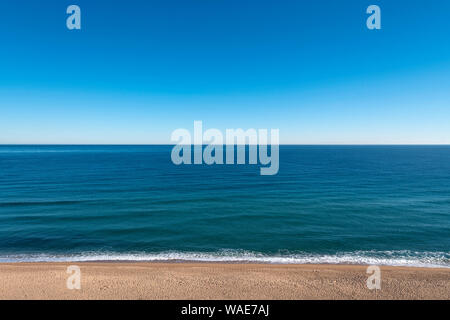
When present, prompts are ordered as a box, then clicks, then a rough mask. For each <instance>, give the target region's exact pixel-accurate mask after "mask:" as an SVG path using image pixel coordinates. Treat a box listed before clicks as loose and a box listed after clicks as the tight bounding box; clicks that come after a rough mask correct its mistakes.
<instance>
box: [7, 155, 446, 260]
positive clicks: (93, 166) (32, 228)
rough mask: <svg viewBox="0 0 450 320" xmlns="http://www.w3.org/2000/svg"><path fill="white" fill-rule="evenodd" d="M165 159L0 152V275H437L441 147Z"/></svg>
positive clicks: (442, 218)
mask: <svg viewBox="0 0 450 320" xmlns="http://www.w3.org/2000/svg"><path fill="white" fill-rule="evenodd" d="M171 148H172V147H171V146H0V261H3V262H4V261H91V260H114V261H115V260H146V261H147V260H148V261H154V260H172V261H182V260H198V261H229V262H235V261H254V262H271V263H355V264H367V263H370V264H386V265H414V266H430V267H431V266H442V267H450V147H448V146H281V147H280V171H279V174H278V175H275V176H261V175H260V174H259V166H257V165H228V166H227V165H213V166H208V165H190V166H189V165H181V166H176V165H174V164H172V162H171V159H170V152H171Z"/></svg>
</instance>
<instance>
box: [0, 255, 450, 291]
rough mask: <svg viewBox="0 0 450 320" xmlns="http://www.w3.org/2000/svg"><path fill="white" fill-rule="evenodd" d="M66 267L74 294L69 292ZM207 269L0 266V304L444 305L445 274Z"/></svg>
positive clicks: (330, 268)
mask: <svg viewBox="0 0 450 320" xmlns="http://www.w3.org/2000/svg"><path fill="white" fill-rule="evenodd" d="M69 265H78V266H79V267H80V269H81V289H80V290H69V289H67V286H66V282H67V278H68V277H69V276H70V274H67V273H66V269H67V267H68V266H69ZM368 276H369V275H368V274H366V266H344V265H267V264H214V263H71V264H69V263H11V264H7V263H5V264H0V299H450V269H431V268H403V267H381V279H382V282H381V289H380V290H369V289H368V288H367V286H366V280H367V278H368Z"/></svg>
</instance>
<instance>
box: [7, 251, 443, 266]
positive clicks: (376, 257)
mask: <svg viewBox="0 0 450 320" xmlns="http://www.w3.org/2000/svg"><path fill="white" fill-rule="evenodd" d="M101 261H105V262H114V261H123V262H126V261H129V262H138V261H139V262H223V263H269V264H353V265H380V266H381V265H385V266H408V267H425V268H450V252H414V251H408V250H401V251H355V252H342V253H336V254H311V253H295V254H289V253H283V254H267V253H259V252H253V251H245V250H220V251H217V252H180V251H166V252H157V253H145V252H134V253H118V252H84V253H76V254H68V255H65V254H11V255H0V262H101Z"/></svg>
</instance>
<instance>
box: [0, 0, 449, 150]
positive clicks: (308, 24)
mask: <svg viewBox="0 0 450 320" xmlns="http://www.w3.org/2000/svg"><path fill="white" fill-rule="evenodd" d="M70 4H77V5H79V6H80V7H81V12H82V30H79V31H70V30H68V29H67V28H66V22H65V21H66V18H67V14H66V8H67V6H68V5H70ZM370 4H377V5H379V6H380V7H381V14H382V29H381V30H373V31H371V30H368V29H367V28H366V19H367V17H368V15H367V14H366V13H365V11H366V8H367V6H368V5H370ZM0 41H1V42H0V43H1V50H0V143H99V144H102V143H113V144H114V143H118V144H122V143H139V144H141V143H143V144H151V143H168V142H170V140H169V139H170V134H171V132H172V131H173V130H175V129H177V128H187V129H190V130H192V127H193V121H194V120H203V124H204V127H205V128H212V127H214V128H219V129H222V130H224V129H225V128H239V127H240V128H244V129H246V128H279V129H280V139H281V142H282V143H301V144H303V143H306V144H315V143H325V144H328V143H329V144H334V143H343V144H347V143H349V144H352V143H368V144H372V143H381V144H383V143H419V144H422V143H450V1H448V0H441V1H439V0H428V1H425V0H420V1H418V0H409V1H402V0H389V1H386V0H383V1H381V0H370V1H365V0H359V1H356V0H354V1H352V0H346V1H344V0H342V1H336V0H328V1H324V0H314V1H313V0H310V1H300V0H296V1H281V0H277V1H275V0H272V1H266V0H255V1H253V0H251V1H250V0H207V1H206V0H177V1H175V0H164V1H162V0H160V1H137V0H127V1H119V0H118V1H111V0H108V1H106V0H104V1H103V0H102V1H99V0H71V1H65V0H54V1H49V0H39V1H24V0H14V1H1V2H0Z"/></svg>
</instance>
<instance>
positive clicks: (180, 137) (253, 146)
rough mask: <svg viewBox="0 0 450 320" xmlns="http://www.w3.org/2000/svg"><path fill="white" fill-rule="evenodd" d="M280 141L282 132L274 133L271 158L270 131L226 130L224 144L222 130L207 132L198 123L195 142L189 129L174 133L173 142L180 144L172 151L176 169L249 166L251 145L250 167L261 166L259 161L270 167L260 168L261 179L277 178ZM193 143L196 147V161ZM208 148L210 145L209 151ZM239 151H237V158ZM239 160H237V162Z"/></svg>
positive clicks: (194, 135)
mask: <svg viewBox="0 0 450 320" xmlns="http://www.w3.org/2000/svg"><path fill="white" fill-rule="evenodd" d="M192 140H193V141H192ZM279 140H280V138H279V130H278V129H271V130H270V155H269V148H268V145H269V137H268V130H267V129H258V130H256V129H248V130H246V131H244V130H243V129H226V131H225V141H224V135H223V134H222V132H221V131H220V130H218V129H208V130H206V131H205V132H203V122H202V121H194V134H193V139H192V136H191V133H190V131H189V130H187V129H183V128H180V129H176V130H175V131H173V132H172V135H171V141H172V142H176V143H177V144H176V145H175V146H174V148H173V149H172V153H171V158H172V162H173V163H174V164H176V165H180V164H192V163H194V164H203V163H205V164H207V165H211V164H224V163H225V164H227V165H230V164H235V163H236V164H246V160H247V159H246V147H247V145H248V164H258V160H259V163H260V164H261V165H263V166H266V167H261V168H260V174H261V175H275V174H277V173H278V170H279V159H280V158H279V144H280V141H279ZM192 142H193V145H194V160H193V161H192V152H191V149H192ZM224 142H225V148H224ZM204 145H206V147H205V148H204ZM224 149H225V160H224ZM235 149H236V150H237V156H236V157H235ZM258 151H259V152H258ZM258 156H259V159H258ZM235 158H237V159H236V162H235Z"/></svg>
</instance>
